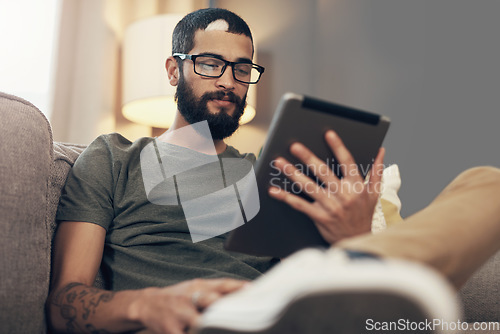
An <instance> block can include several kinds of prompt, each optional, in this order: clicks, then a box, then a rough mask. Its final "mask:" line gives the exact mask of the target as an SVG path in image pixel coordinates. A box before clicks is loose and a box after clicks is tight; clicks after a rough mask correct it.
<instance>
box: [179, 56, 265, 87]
mask: <svg viewBox="0 0 500 334" xmlns="http://www.w3.org/2000/svg"><path fill="white" fill-rule="evenodd" d="M172 56H173V57H179V58H180V59H182V60H186V59H189V60H191V61H192V62H193V65H194V66H193V70H194V73H196V74H198V75H200V76H202V77H207V78H220V77H221V76H222V75H223V74H224V72H225V71H226V68H227V66H228V65H229V66H231V70H232V73H233V78H234V80H236V81H238V82H241V83H244V84H250V85H254V84H256V83H258V82H259V81H260V78H261V77H262V73H264V70H265V68H264V67H263V66H260V65H257V64H254V63H249V62H244V61H236V62H234V61H229V60H225V59H222V58H220V57H215V56H213V55H204V54H201V55H189V54H185V53H174V54H173V55H172ZM198 57H209V58H214V59H217V60H220V61H222V62H224V66H223V67H222V69H221V72H220V74H219V75H207V74H201V73H198V72H196V58H198ZM237 64H245V65H251V66H252V68H255V69H256V70H257V71H258V72H259V77H258V78H257V80H256V81H251V82H247V81H242V80H239V79H238V78H236V75H235V73H234V66H235V65H237Z"/></svg>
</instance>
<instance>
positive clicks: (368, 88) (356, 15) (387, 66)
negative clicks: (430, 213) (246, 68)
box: [216, 0, 500, 216]
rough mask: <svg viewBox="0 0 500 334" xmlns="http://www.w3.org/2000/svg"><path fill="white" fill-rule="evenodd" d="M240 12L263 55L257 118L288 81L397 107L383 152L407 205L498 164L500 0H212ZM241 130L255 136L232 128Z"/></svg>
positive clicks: (322, 94) (359, 102) (332, 95)
mask: <svg viewBox="0 0 500 334" xmlns="http://www.w3.org/2000/svg"><path fill="white" fill-rule="evenodd" d="M216 4H217V6H219V7H223V8H228V9H230V10H233V11H235V12H237V13H239V14H240V15H241V16H242V17H243V18H245V19H246V20H247V21H248V23H249V24H250V26H251V28H252V31H253V33H254V35H255V36H254V38H255V40H256V42H257V43H258V54H257V56H258V59H259V61H258V62H259V63H261V64H262V65H264V66H266V73H265V78H264V79H263V80H262V85H260V84H259V85H260V87H259V89H258V104H257V107H258V113H259V115H258V117H257V118H256V120H255V123H254V125H253V126H254V127H255V128H258V129H261V130H263V131H265V129H267V126H268V124H269V120H270V118H271V117H272V113H273V112H274V108H275V107H276V105H277V103H278V101H279V98H280V96H281V95H282V94H283V93H284V92H286V91H294V92H298V93H304V94H311V95H314V96H316V97H319V98H324V99H329V100H332V101H336V102H339V103H343V104H347V105H351V106H354V107H358V108H364V109H367V110H371V111H374V112H378V113H382V114H385V115H387V116H389V117H390V118H391V119H392V126H391V129H390V131H389V134H388V136H387V138H386V141H385V144H384V146H385V147H386V149H387V155H386V163H397V164H398V165H399V166H400V170H401V174H402V179H403V185H402V189H401V191H400V196H401V198H402V201H403V215H405V216H407V215H410V214H411V213H413V212H415V211H417V210H418V209H420V208H422V207H424V206H425V205H427V204H428V203H429V202H430V200H431V199H432V198H433V197H434V196H436V195H437V194H438V193H439V191H440V189H442V188H443V187H444V186H445V185H446V184H447V183H448V182H449V181H451V180H452V179H453V177H454V176H455V175H457V174H458V173H459V172H460V171H462V170H463V169H465V168H468V167H471V166H476V165H484V164H487V165H495V166H500V154H499V149H498V146H499V144H500V134H499V132H498V131H497V127H498V124H499V123H500V116H499V114H500V113H499V102H498V96H499V95H500V94H499V93H500V79H499V78H500V66H499V65H498V59H500V44H499V43H498V31H500V21H499V20H497V17H496V16H497V13H499V12H500V2H499V1H495V0H476V1H468V0H420V1H408V0H272V1H269V0H253V1H244V0H218V1H216ZM238 135H239V136H240V137H239V138H238V140H240V141H254V142H259V140H260V139H258V140H256V139H255V138H252V137H245V136H244V134H243V133H240V134H238Z"/></svg>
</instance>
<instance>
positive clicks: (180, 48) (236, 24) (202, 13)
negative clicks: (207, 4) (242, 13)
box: [172, 8, 253, 53]
mask: <svg viewBox="0 0 500 334" xmlns="http://www.w3.org/2000/svg"><path fill="white" fill-rule="evenodd" d="M217 20H224V21H226V22H227V23H228V25H229V28H228V30H227V32H230V33H233V34H239V35H245V36H247V37H249V38H250V40H251V41H252V45H253V38H252V33H251V32H250V28H249V27H248V24H247V23H246V22H245V21H244V20H243V19H242V18H241V17H239V16H238V15H236V14H235V13H233V12H231V11H229V10H227V9H222V8H204V9H200V10H197V11H194V12H192V13H189V14H187V15H186V16H184V17H183V18H182V20H180V21H179V23H177V25H176V26H175V29H174V32H173V34H172V53H176V52H177V53H189V51H191V50H192V49H193V48H194V34H195V33H196V31H198V30H205V29H206V28H207V26H208V25H209V24H210V23H212V22H214V21H217Z"/></svg>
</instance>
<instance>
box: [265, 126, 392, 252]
mask: <svg viewBox="0 0 500 334" xmlns="http://www.w3.org/2000/svg"><path fill="white" fill-rule="evenodd" d="M325 138H326V141H327V143H328V145H329V146H330V148H331V149H332V150H333V152H334V153H335V156H336V157H337V160H338V163H339V164H340V168H341V171H342V175H343V176H344V177H343V178H342V179H339V178H338V177H337V176H336V175H335V174H334V173H333V171H332V170H331V167H329V166H327V165H326V164H325V162H324V161H321V160H320V159H319V158H318V157H316V156H315V155H314V154H313V153H312V152H311V151H310V150H309V149H307V148H306V147H305V146H304V145H302V144H300V143H294V144H292V145H291V146H290V152H291V153H292V154H293V155H294V156H295V157H297V158H298V159H299V160H300V161H302V162H303V163H304V164H306V165H307V166H308V167H309V168H313V170H315V171H316V177H317V178H318V179H319V180H320V181H321V182H322V183H323V187H321V186H319V185H317V183H316V182H315V181H314V180H311V179H310V178H308V177H307V176H305V175H304V174H303V173H302V172H300V171H299V170H298V169H297V168H296V167H295V166H293V165H292V164H291V163H290V162H288V161H287V160H285V159H284V158H278V159H276V161H275V165H276V167H278V168H279V169H280V170H281V172H283V173H285V175H286V176H287V177H289V178H290V179H291V181H292V182H294V183H296V184H297V185H299V186H300V187H299V188H300V189H303V191H304V192H305V193H306V194H307V195H308V196H309V197H311V198H312V199H313V200H314V201H313V202H312V203H311V202H308V201H306V200H304V199H303V198H300V197H299V196H297V195H294V194H291V193H289V192H287V191H284V190H282V189H279V188H277V187H271V188H270V189H269V194H270V195H271V196H272V197H273V198H275V199H277V200H280V201H283V202H285V203H287V204H288V205H290V206H291V207H293V208H294V209H296V210H298V211H301V212H303V213H305V214H306V215H308V216H309V217H310V218H311V219H312V220H313V221H314V223H315V224H316V227H317V228H318V230H319V232H320V233H321V235H322V236H323V238H325V240H326V241H327V242H329V243H330V244H333V243H335V242H337V241H339V240H340V239H343V238H346V237H351V236H355V235H358V234H362V233H367V232H370V231H371V221H372V217H373V212H374V209H375V205H376V204H377V200H378V197H379V193H380V190H381V180H382V173H383V169H384V166H383V159H384V153H385V150H384V149H383V148H381V149H380V151H379V153H378V155H377V157H376V159H375V161H374V163H373V165H372V168H371V172H370V178H369V181H368V182H366V183H365V180H363V178H362V176H361V175H360V173H359V170H358V167H357V165H356V162H355V161H354V159H353V157H352V155H351V153H350V152H349V151H348V150H347V148H346V147H345V145H344V143H343V142H342V140H341V139H340V137H339V136H338V135H337V134H336V133H335V132H334V131H328V132H327V133H326V135H325Z"/></svg>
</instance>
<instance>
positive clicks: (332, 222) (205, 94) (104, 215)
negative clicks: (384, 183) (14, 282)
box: [47, 9, 500, 333]
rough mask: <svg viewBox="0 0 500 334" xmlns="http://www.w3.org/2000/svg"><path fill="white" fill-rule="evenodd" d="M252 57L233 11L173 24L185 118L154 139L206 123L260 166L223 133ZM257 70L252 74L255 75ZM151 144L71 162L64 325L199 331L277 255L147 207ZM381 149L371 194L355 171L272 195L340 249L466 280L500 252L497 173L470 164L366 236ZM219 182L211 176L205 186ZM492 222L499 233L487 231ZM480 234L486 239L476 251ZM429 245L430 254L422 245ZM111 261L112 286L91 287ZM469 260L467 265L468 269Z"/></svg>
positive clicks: (171, 210)
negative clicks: (201, 237) (201, 321)
mask: <svg viewBox="0 0 500 334" xmlns="http://www.w3.org/2000/svg"><path fill="white" fill-rule="evenodd" d="M252 56H253V43H252V37H251V33H250V30H249V29H248V26H247V25H246V23H245V22H244V21H243V20H242V19H241V18H239V17H238V16H236V15H235V14H233V13H231V12H229V11H226V10H222V9H205V10H200V11H197V12H194V13H191V14H188V15H187V16H186V17H185V18H184V19H183V20H181V22H180V23H179V24H178V25H177V27H176V29H175V31H174V36H173V56H171V57H169V58H168V59H167V62H166V70H167V75H168V77H169V80H170V83H171V84H172V85H174V86H177V87H178V90H177V98H178V113H177V115H176V119H175V122H174V124H173V126H172V127H171V129H169V131H167V132H166V133H165V134H164V135H162V136H160V137H159V138H158V139H159V140H160V141H161V140H164V141H167V142H172V133H173V131H175V130H179V129H182V128H184V127H186V126H189V125H191V124H194V123H196V122H198V121H204V120H206V121H207V122H208V124H209V126H210V130H211V133H212V137H213V144H214V148H215V151H216V153H217V154H218V158H244V159H248V160H253V159H254V157H252V156H249V155H241V154H239V152H237V151H236V150H235V149H234V148H231V147H228V146H227V145H226V144H225V143H224V140H223V139H224V138H226V137H227V136H229V135H230V134H232V133H233V132H234V131H235V130H236V128H237V124H238V120H239V117H240V116H241V113H242V110H243V107H244V105H245V103H244V101H245V97H246V93H247V89H248V85H249V84H252V83H256V82H257V81H258V78H259V77H260V74H261V73H262V71H263V69H262V68H261V67H260V66H258V65H255V64H252V62H251V61H252ZM252 71H253V72H254V73H255V75H256V76H255V77H251V76H250V74H249V73H250V72H252ZM246 72H248V73H246ZM325 138H326V140H327V142H328V143H329V145H330V147H331V148H332V150H333V151H334V152H335V154H336V156H337V157H338V159H339V160H340V162H341V163H342V164H343V165H345V166H347V167H346V168H348V169H349V168H350V167H349V166H353V164H354V161H353V159H352V157H351V155H350V153H349V152H348V151H347V149H346V148H345V146H344V145H343V144H342V141H341V140H340V138H338V137H337V136H336V134H335V133H332V132H328V133H327V134H325ZM152 140H153V139H152V138H142V139H139V140H138V141H136V142H134V143H130V142H129V141H127V140H126V139H124V138H123V137H121V136H119V135H116V134H112V135H106V136H101V137H99V138H97V139H96V140H95V141H94V142H93V143H92V144H91V145H90V146H89V147H88V148H87V150H86V151H85V152H84V153H82V155H81V156H80V158H79V159H78V161H77V162H76V163H75V166H74V168H73V169H72V171H71V173H70V175H69V177H68V181H67V184H66V187H65V189H64V192H63V196H62V198H61V203H60V208H59V211H58V215H57V218H58V219H59V220H60V221H61V222H60V224H59V227H58V231H57V234H56V238H55V243H54V265H53V281H52V287H51V294H50V296H49V299H48V302H47V305H48V312H49V318H50V322H51V325H52V326H53V327H54V328H55V329H56V330H60V331H68V332H92V333H94V332H106V331H108V332H120V331H137V330H142V329H145V328H147V329H149V330H150V331H153V332H157V333H183V332H185V331H187V330H189V329H190V328H192V327H194V326H195V324H196V321H197V319H198V317H199V315H200V312H201V311H203V310H204V309H205V308H206V307H207V306H208V305H210V304H211V303H213V302H214V301H215V300H217V299H219V298H220V297H222V296H224V295H226V294H228V293H231V292H233V291H236V290H238V289H240V288H241V287H243V286H245V285H246V284H247V283H246V282H247V281H248V280H251V279H254V278H256V277H258V276H259V275H260V274H261V273H263V272H265V271H266V270H268V269H269V268H270V267H271V266H272V265H273V264H274V263H275V262H276V261H275V260H273V259H268V258H264V259H262V258H254V257H251V256H245V255H241V254H234V253H228V252H224V251H223V250H222V247H221V245H222V241H223V237H215V238H211V239H208V240H206V241H204V242H199V243H193V242H192V241H191V239H190V237H189V231H188V229H187V226H186V221H185V219H184V217H183V214H182V208H180V207H179V206H159V205H155V204H153V203H151V202H150V201H149V200H148V198H147V197H146V195H145V193H144V185H143V184H142V176H141V174H140V173H141V171H140V169H141V168H140V161H139V160H140V152H141V150H142V149H143V148H144V147H145V146H146V145H148V144H149V143H151V142H152ZM176 144H179V146H180V147H182V146H183V145H182V144H183V143H182V142H181V143H178V142H176ZM291 151H292V153H293V154H294V155H296V156H297V157H298V158H299V159H301V160H302V161H304V162H305V163H308V164H314V165H317V166H318V169H317V170H324V169H322V168H321V167H320V165H322V164H323V163H322V162H321V161H319V160H318V159H317V158H316V157H315V156H314V155H313V154H312V153H311V152H310V151H309V150H308V149H307V148H305V147H304V146H302V145H300V144H298V143H297V144H294V145H292V147H291ZM383 155H384V151H383V150H381V151H380V152H379V154H378V156H377V158H376V160H375V162H374V164H373V167H372V172H371V177H370V181H369V183H368V184H367V185H366V186H365V188H364V189H363V190H362V191H361V192H360V191H359V189H356V190H357V191H353V189H352V187H351V185H352V184H353V183H357V182H359V181H361V177H360V175H359V174H358V173H357V170H353V169H352V168H350V169H349V170H345V172H346V173H344V174H345V175H349V177H345V178H343V179H342V180H339V179H337V178H336V177H335V175H333V174H329V175H323V176H322V177H324V178H325V181H328V182H337V183H338V185H339V187H337V188H338V189H342V190H343V191H342V192H338V193H335V194H328V193H325V192H324V191H321V189H316V190H314V191H311V192H310V193H309V195H310V196H311V197H312V198H313V200H314V201H313V202H312V203H309V202H306V201H303V200H302V199H300V198H299V197H297V196H294V195H292V194H288V193H285V192H282V191H280V190H279V189H270V194H271V195H272V196H273V197H275V198H276V199H278V200H282V201H284V202H286V203H288V204H289V205H291V206H292V207H294V208H296V209H297V210H300V211H302V212H304V213H306V214H308V215H309V216H310V217H311V218H312V219H313V220H314V222H315V224H316V226H317V227H318V229H319V231H320V233H321V234H322V235H323V236H324V237H325V239H326V240H328V241H329V242H330V243H332V244H333V243H335V245H336V246H338V247H340V248H344V249H349V250H354V251H361V252H366V253H369V254H375V255H379V256H384V257H402V258H406V259H410V260H415V261H418V262H424V263H426V264H429V265H432V266H434V267H435V268H437V269H438V270H440V271H441V272H442V273H443V274H445V275H447V277H448V278H449V279H450V280H451V281H452V282H453V283H455V284H456V285H457V286H459V285H460V284H461V283H463V282H464V280H465V279H466V278H467V277H468V275H470V274H471V273H472V272H473V271H474V270H475V269H476V268H477V267H478V266H479V265H480V264H481V263H482V262H483V261H485V259H486V258H487V257H488V256H489V255H491V254H493V253H494V251H495V250H497V248H498V246H495V244H496V242H495V241H496V240H495V238H496V237H497V236H498V235H500V206H499V205H498V204H497V205H493V204H492V203H489V202H487V201H485V200H484V199H485V198H493V195H494V194H496V193H497V192H498V190H500V181H499V180H500V176H499V175H500V172H499V171H497V170H494V169H476V170H473V171H469V172H468V173H466V174H463V175H462V176H461V177H460V178H458V179H457V180H456V181H455V182H454V183H453V184H452V185H451V186H450V187H449V188H447V190H445V192H443V194H441V195H440V196H439V197H438V198H437V199H436V201H435V202H434V204H433V205H431V206H430V207H429V208H428V209H426V210H424V211H422V212H421V213H419V214H417V215H415V216H413V217H411V218H410V219H408V222H407V223H404V224H401V225H400V226H397V227H395V228H391V229H390V231H387V232H385V233H380V234H377V235H370V234H367V233H365V232H368V231H369V230H370V224H371V217H372V215H373V210H374V206H375V204H376V201H377V197H378V194H377V193H376V192H374V191H370V190H373V189H376V188H377V187H376V186H377V184H378V183H379V182H380V179H381V170H382V168H383V166H382V160H383ZM276 165H277V166H278V167H279V168H280V169H281V170H282V171H284V172H286V173H287V175H292V176H291V179H292V180H293V181H294V182H297V183H299V184H302V185H303V187H302V188H303V189H312V188H311V187H309V186H305V185H306V184H308V183H310V182H312V181H311V180H309V179H308V178H306V177H305V176H304V175H302V174H301V173H298V172H297V171H295V170H294V167H293V166H291V165H290V164H287V162H286V161H285V160H283V159H279V160H278V161H277V164H276ZM200 173H203V171H200ZM209 177H210V176H207V175H201V176H200V182H203V181H202V180H203V178H205V179H207V178H209ZM332 195H333V196H332ZM457 203H458V204H457ZM460 203H467V204H468V205H471V206H474V207H475V208H477V209H476V212H475V213H474V215H471V214H469V213H467V212H463V211H457V210H456V208H457V206H458V207H460V206H461V205H462V204H460ZM472 218H474V219H475V221H476V222H478V223H481V224H482V227H481V228H476V229H474V230H473V231H468V232H467V237H464V233H463V229H464V228H469V227H471V226H473V224H472V223H471V220H472ZM484 230H488V231H490V233H488V235H485V233H484V232H481V231H484ZM360 234H361V236H359V237H354V236H356V235H360ZM445 236H446V237H445ZM440 238H441V239H440ZM457 238H462V240H461V242H460V244H459V245H453V247H454V248H453V252H454V258H456V259H457V261H443V256H444V254H445V253H448V249H449V248H450V247H451V244H450V241H449V240H450V239H452V240H457ZM477 242H479V243H482V244H483V245H485V246H484V247H483V248H482V249H481V250H477V247H474V244H475V243H477ZM422 245H425V246H426V249H423V250H422V251H421V252H415V249H419V250H420V248H421V247H422ZM101 259H102V261H103V264H104V268H105V269H106V274H107V276H108V279H109V280H110V282H111V287H110V288H111V290H112V291H107V290H100V289H96V288H93V287H92V285H93V283H94V279H95V276H96V273H97V271H98V268H99V266H100V264H101ZM459 260H460V261H463V263H461V264H460V265H459V264H458V261H459ZM200 278H203V279H200Z"/></svg>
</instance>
